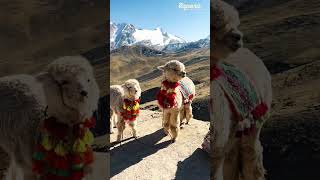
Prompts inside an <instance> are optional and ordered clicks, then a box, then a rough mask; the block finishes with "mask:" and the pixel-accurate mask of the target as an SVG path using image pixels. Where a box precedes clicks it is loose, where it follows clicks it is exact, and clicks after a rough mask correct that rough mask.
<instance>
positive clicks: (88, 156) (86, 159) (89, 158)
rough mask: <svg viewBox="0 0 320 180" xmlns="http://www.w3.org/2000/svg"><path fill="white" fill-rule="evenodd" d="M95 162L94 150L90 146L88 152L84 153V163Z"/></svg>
mask: <svg viewBox="0 0 320 180" xmlns="http://www.w3.org/2000/svg"><path fill="white" fill-rule="evenodd" d="M92 162H93V151H92V149H91V148H88V150H87V152H85V154H84V163H85V164H86V165H87V164H91V163H92Z"/></svg>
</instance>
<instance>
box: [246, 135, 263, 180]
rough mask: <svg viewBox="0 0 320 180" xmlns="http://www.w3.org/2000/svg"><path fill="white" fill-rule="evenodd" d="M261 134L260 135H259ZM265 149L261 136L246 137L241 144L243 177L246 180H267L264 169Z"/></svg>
mask: <svg viewBox="0 0 320 180" xmlns="http://www.w3.org/2000/svg"><path fill="white" fill-rule="evenodd" d="M257 134H259V133H257ZM262 151H263V148H262V146H261V143H260V140H259V136H258V135H252V136H250V137H245V139H244V143H242V144H241V151H240V152H241V157H242V159H241V163H242V176H243V179H244V180H265V177H264V174H265V169H264V167H263V155H262Z"/></svg>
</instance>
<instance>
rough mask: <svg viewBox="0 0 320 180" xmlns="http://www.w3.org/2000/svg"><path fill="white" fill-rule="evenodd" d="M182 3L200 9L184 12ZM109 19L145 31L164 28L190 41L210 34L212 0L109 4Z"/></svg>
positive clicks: (126, 0)
mask: <svg viewBox="0 0 320 180" xmlns="http://www.w3.org/2000/svg"><path fill="white" fill-rule="evenodd" d="M179 3H185V4H200V9H192V10H183V9H181V8H179ZM110 17H111V21H113V22H115V23H130V24H133V25H135V26H136V27H138V28H143V29H155V28H157V27H162V29H163V30H164V31H167V32H168V33H171V34H174V35H177V36H179V37H181V38H183V39H185V40H187V41H196V40H199V39H202V38H205V37H207V36H208V35H209V34H210V0H110Z"/></svg>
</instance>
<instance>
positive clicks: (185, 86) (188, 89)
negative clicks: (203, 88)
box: [178, 77, 195, 104]
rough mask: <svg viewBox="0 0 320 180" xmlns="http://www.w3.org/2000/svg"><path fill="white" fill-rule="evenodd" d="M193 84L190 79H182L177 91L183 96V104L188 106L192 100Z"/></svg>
mask: <svg viewBox="0 0 320 180" xmlns="http://www.w3.org/2000/svg"><path fill="white" fill-rule="evenodd" d="M193 86H194V84H193V82H192V80H191V79H190V78H188V77H184V78H182V79H181V80H180V81H179V86H178V88H179V90H180V92H181V94H182V96H183V101H184V104H188V103H189V102H190V101H192V99H193V98H194V95H195V94H194V90H193Z"/></svg>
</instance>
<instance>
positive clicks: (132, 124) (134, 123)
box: [129, 121, 138, 138]
mask: <svg viewBox="0 0 320 180" xmlns="http://www.w3.org/2000/svg"><path fill="white" fill-rule="evenodd" d="M129 126H130V127H131V129H132V135H133V137H134V138H137V137H138V135H137V121H132V122H130V123H129Z"/></svg>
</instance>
